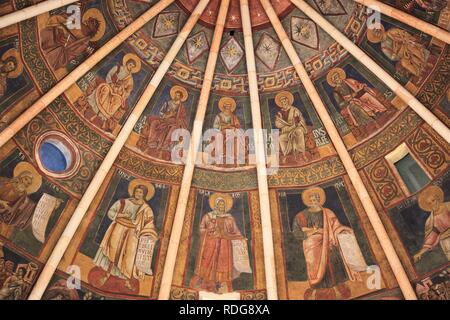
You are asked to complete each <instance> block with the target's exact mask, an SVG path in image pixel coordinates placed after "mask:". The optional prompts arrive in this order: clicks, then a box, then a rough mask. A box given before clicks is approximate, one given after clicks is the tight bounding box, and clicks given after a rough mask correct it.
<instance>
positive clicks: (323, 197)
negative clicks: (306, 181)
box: [302, 187, 326, 207]
mask: <svg viewBox="0 0 450 320" xmlns="http://www.w3.org/2000/svg"><path fill="white" fill-rule="evenodd" d="M314 193H315V194H317V195H319V203H320V205H321V206H323V204H324V203H325V200H326V195H325V191H324V190H323V189H322V188H321V187H312V188H309V189H306V190H305V191H303V192H302V201H303V203H304V204H305V205H306V206H308V207H309V206H310V205H311V200H310V196H311V194H314Z"/></svg>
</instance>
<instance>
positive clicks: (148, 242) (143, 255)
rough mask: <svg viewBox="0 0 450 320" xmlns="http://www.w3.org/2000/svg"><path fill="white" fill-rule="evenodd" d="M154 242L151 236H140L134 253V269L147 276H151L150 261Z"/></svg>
mask: <svg viewBox="0 0 450 320" xmlns="http://www.w3.org/2000/svg"><path fill="white" fill-rule="evenodd" d="M155 243H156V241H155V240H154V239H152V237H151V236H141V237H140V238H139V244H138V248H137V252H136V268H137V269H138V270H139V271H141V272H143V273H145V274H147V275H153V271H152V259H153V251H154V249H155Z"/></svg>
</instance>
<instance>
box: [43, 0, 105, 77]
mask: <svg viewBox="0 0 450 320" xmlns="http://www.w3.org/2000/svg"><path fill="white" fill-rule="evenodd" d="M104 6H105V2H104V1H100V2H99V3H98V4H95V3H90V2H83V3H81V4H80V5H79V6H77V8H75V7H74V6H68V7H63V8H59V9H55V10H53V11H52V12H50V13H49V14H48V15H44V16H41V17H39V27H38V28H39V40H40V48H41V50H42V52H43V56H44V57H45V59H46V61H47V63H48V65H49V66H50V68H51V69H52V70H53V72H55V74H56V75H57V76H63V75H65V74H66V73H67V72H70V71H72V70H73V69H75V67H76V66H77V65H79V64H80V63H81V62H82V61H83V60H85V59H86V58H87V57H89V56H90V55H91V54H92V53H94V52H95V51H96V50H97V49H99V48H100V47H101V46H102V44H104V43H105V42H106V40H107V39H108V37H109V33H110V32H109V30H108V29H109V28H110V25H109V21H108V20H107V18H105V15H104V14H103V11H104ZM74 13H76V14H79V15H80V16H81V19H80V21H76V20H75V19H74V18H73V14H74Z"/></svg>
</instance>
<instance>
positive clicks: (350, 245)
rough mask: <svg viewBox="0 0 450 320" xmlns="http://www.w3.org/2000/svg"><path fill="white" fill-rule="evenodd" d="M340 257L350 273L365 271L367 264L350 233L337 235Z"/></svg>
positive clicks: (353, 236)
mask: <svg viewBox="0 0 450 320" xmlns="http://www.w3.org/2000/svg"><path fill="white" fill-rule="evenodd" d="M337 239H338V241H339V247H340V248H341V252H342V256H343V258H344V260H345V262H346V263H347V265H348V266H349V267H350V269H351V270H352V271H356V272H362V271H366V270H367V263H366V260H365V259H364V256H363V254H362V252H361V249H360V248H359V245H358V242H357V241H356V237H355V235H354V234H353V232H352V233H340V234H338V235H337Z"/></svg>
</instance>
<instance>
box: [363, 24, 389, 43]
mask: <svg viewBox="0 0 450 320" xmlns="http://www.w3.org/2000/svg"><path fill="white" fill-rule="evenodd" d="M384 32H385V29H384V26H383V25H382V24H381V23H376V24H374V25H373V26H372V27H371V28H368V29H367V40H369V41H370V42H372V43H378V42H380V41H381V40H383V37H384Z"/></svg>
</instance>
